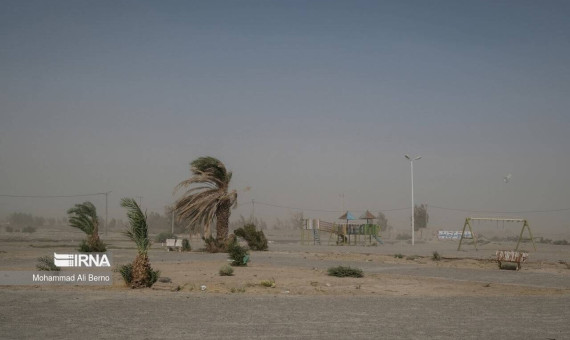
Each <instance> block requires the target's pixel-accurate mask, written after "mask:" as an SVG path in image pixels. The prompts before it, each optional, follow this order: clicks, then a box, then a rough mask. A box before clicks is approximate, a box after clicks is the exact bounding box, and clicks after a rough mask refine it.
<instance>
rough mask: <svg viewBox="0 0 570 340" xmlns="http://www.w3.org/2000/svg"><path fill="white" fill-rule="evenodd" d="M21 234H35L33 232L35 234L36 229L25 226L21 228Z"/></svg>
mask: <svg viewBox="0 0 570 340" xmlns="http://www.w3.org/2000/svg"><path fill="white" fill-rule="evenodd" d="M22 232H23V233H29V234H31V233H35V232H36V228H35V227H32V226H27V227H24V228H22Z"/></svg>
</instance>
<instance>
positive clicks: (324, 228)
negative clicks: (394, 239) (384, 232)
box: [301, 211, 383, 245]
mask: <svg viewBox="0 0 570 340" xmlns="http://www.w3.org/2000/svg"><path fill="white" fill-rule="evenodd" d="M363 216H364V217H361V219H362V220H366V223H351V222H349V221H350V220H355V218H353V217H352V215H351V214H350V213H349V212H347V213H346V214H344V215H343V216H341V217H340V219H343V220H344V219H346V220H347V221H346V223H331V222H327V221H321V220H319V219H304V220H303V222H304V224H303V227H302V230H301V244H302V245H305V244H310V243H313V244H321V232H326V233H328V234H329V238H328V242H327V244H328V245H330V244H331V242H333V241H334V242H335V244H336V245H358V244H363V245H365V244H366V243H368V245H371V244H373V242H376V243H379V244H383V242H382V239H381V238H380V235H379V232H380V226H379V225H377V224H371V223H370V220H371V219H373V218H374V216H373V215H372V214H370V213H369V212H368V211H367V212H366V213H365V214H364V215H363ZM347 217H348V218H347Z"/></svg>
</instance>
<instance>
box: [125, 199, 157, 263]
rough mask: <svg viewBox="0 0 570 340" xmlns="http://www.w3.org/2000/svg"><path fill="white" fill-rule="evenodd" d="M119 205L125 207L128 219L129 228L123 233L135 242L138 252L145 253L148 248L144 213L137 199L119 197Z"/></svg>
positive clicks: (148, 242) (148, 241)
mask: <svg viewBox="0 0 570 340" xmlns="http://www.w3.org/2000/svg"><path fill="white" fill-rule="evenodd" d="M121 207H123V208H126V209H127V217H128V219H129V228H128V229H127V231H125V233H124V234H125V235H126V236H127V237H129V238H130V239H131V240H132V241H133V242H135V244H136V245H137V249H138V251H139V253H146V252H147V250H148V249H149V248H150V240H149V238H148V225H147V222H146V214H143V212H142V211H141V208H140V207H139V205H138V204H137V201H135V199H133V198H123V199H121Z"/></svg>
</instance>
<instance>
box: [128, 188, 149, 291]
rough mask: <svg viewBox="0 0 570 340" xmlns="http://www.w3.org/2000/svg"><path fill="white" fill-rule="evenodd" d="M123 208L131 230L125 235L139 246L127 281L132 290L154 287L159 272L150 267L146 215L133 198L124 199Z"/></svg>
mask: <svg viewBox="0 0 570 340" xmlns="http://www.w3.org/2000/svg"><path fill="white" fill-rule="evenodd" d="M121 207H123V208H126V209H127V217H128V219H129V228H128V229H127V231H126V232H125V235H126V236H127V237H128V238H130V239H131V240H132V241H133V242H135V244H136V245H137V252H138V254H137V257H135V260H134V261H133V263H132V265H131V266H132V268H131V269H130V274H129V275H130V277H129V278H128V279H127V278H126V279H125V281H127V283H129V284H130V285H131V287H132V288H142V287H150V286H152V285H153V284H154V283H155V282H156V280H157V279H158V272H155V271H153V270H152V268H151V267H150V261H149V260H148V254H147V253H148V250H149V248H150V240H149V238H148V225H147V223H146V215H145V214H143V212H142V211H141V208H140V207H139V205H138V204H137V202H136V201H135V200H134V199H133V198H123V199H122V200H121Z"/></svg>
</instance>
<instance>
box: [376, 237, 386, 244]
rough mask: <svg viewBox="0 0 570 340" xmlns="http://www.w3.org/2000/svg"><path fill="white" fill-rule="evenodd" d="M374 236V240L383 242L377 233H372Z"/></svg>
mask: <svg viewBox="0 0 570 340" xmlns="http://www.w3.org/2000/svg"><path fill="white" fill-rule="evenodd" d="M374 238H375V239H376V241H377V242H378V243H380V244H384V242H382V239H381V238H380V236H378V235H374Z"/></svg>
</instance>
